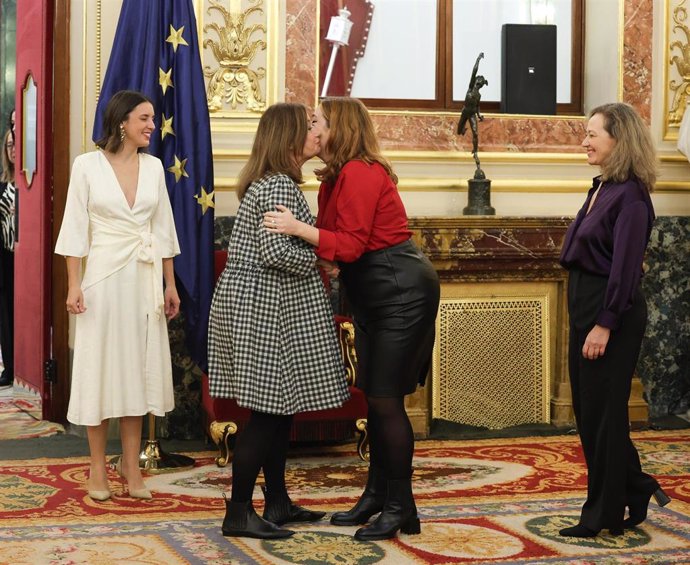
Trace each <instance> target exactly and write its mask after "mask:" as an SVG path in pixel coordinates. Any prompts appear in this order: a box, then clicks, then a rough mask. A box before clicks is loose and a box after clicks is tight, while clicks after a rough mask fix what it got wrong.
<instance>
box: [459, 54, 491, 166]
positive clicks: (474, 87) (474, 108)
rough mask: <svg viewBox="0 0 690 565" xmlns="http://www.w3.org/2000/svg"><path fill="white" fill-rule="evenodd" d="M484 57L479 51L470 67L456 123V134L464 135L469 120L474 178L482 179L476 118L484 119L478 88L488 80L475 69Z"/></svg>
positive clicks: (477, 68)
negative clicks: (480, 108) (467, 83)
mask: <svg viewBox="0 0 690 565" xmlns="http://www.w3.org/2000/svg"><path fill="white" fill-rule="evenodd" d="M483 58H484V53H480V54H479V56H478V57H477V62H476V63H475V64H474V69H472V77H471V78H470V85H469V88H468V89H467V94H466V95H465V106H464V107H463V109H462V114H460V122H459V123H458V134H459V135H465V131H467V122H468V120H469V122H470V129H471V130H472V155H473V156H474V162H475V163H476V164H477V170H476V171H475V174H474V178H476V179H483V178H485V177H484V172H483V171H482V169H481V167H480V163H479V156H478V155H477V147H478V144H479V130H478V127H477V118H479V121H480V122H481V121H483V120H484V116H482V115H481V114H480V113H479V101H480V100H481V98H482V96H481V94H480V93H479V89H480V88H482V86H484V85H485V84H489V82H488V81H487V80H486V79H485V78H484V77H483V76H482V75H479V76H477V71H478V70H479V61H481V60H482V59H483Z"/></svg>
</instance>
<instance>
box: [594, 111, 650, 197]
mask: <svg viewBox="0 0 690 565" xmlns="http://www.w3.org/2000/svg"><path fill="white" fill-rule="evenodd" d="M595 114H601V116H602V117H603V118H604V129H605V130H606V132H607V133H608V134H609V135H610V136H611V137H612V138H613V139H615V140H616V144H615V145H614V147H613V149H612V151H611V154H610V155H609V157H608V159H606V162H605V163H604V164H603V165H601V178H602V179H603V180H610V181H613V182H618V183H621V182H625V181H626V180H628V179H629V178H630V177H631V176H633V175H634V176H636V177H637V178H638V179H640V181H642V183H643V184H644V185H645V186H646V187H647V190H649V192H652V191H653V190H654V185H655V184H656V177H657V159H656V150H655V149H654V142H653V141H652V135H651V133H650V132H649V127H647V124H645V123H644V122H643V121H642V118H640V116H639V114H638V113H637V112H636V111H635V109H634V108H633V107H632V106H630V105H629V104H624V103H623V102H614V103H612V104H602V105H601V106H597V107H596V108H594V109H593V110H592V111H591V112H590V113H589V117H590V118H591V117H592V116H594V115H595Z"/></svg>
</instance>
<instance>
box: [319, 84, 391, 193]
mask: <svg viewBox="0 0 690 565" xmlns="http://www.w3.org/2000/svg"><path fill="white" fill-rule="evenodd" d="M320 107H321V112H322V113H323V117H324V118H325V119H326V122H327V123H328V129H329V130H330V131H329V134H328V141H327V142H326V147H325V149H326V154H327V155H330V158H329V160H328V163H326V166H325V167H323V168H322V169H317V170H316V171H314V172H315V173H316V178H318V179H319V180H320V181H322V182H326V183H329V184H332V183H334V182H335V180H336V179H337V178H338V175H339V174H340V171H341V170H342V168H343V167H344V166H345V163H347V162H348V161H352V160H353V159H358V160H360V161H364V162H365V163H369V164H371V163H379V164H380V165H381V166H382V167H383V168H384V169H386V173H388V176H389V177H390V178H391V179H392V180H393V182H394V183H396V184H397V182H398V177H397V176H396V174H395V173H394V172H393V167H392V166H391V164H390V163H389V162H388V159H386V158H385V157H384V156H383V155H382V154H381V149H380V148H379V142H378V139H377V138H376V130H375V129H374V123H373V122H372V121H371V117H370V116H369V111H368V110H367V107H366V106H365V105H364V104H362V102H361V101H359V100H357V99H356V98H338V97H331V98H324V99H323V100H321V104H320Z"/></svg>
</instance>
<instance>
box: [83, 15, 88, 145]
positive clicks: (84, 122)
mask: <svg viewBox="0 0 690 565" xmlns="http://www.w3.org/2000/svg"><path fill="white" fill-rule="evenodd" d="M82 7H83V10H84V12H83V13H82V22H81V152H82V153H85V152H86V63H87V61H86V56H87V49H86V45H87V41H86V31H87V29H88V28H87V26H86V22H87V19H88V18H87V14H88V2H84V3H83V4H82Z"/></svg>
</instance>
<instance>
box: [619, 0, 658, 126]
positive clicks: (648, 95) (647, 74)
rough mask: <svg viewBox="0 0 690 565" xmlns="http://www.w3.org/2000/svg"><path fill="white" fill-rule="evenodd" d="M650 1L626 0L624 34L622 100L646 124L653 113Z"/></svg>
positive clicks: (651, 12)
mask: <svg viewBox="0 0 690 565" xmlns="http://www.w3.org/2000/svg"><path fill="white" fill-rule="evenodd" d="M652 14H653V0H626V2H625V16H624V26H625V27H624V35H623V100H624V101H625V102H627V103H628V104H632V105H633V106H635V108H637V110H638V112H640V115H641V116H642V118H643V119H644V120H645V121H646V122H647V123H649V122H650V121H651V113H652V27H653V25H654V21H653V17H652Z"/></svg>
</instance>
